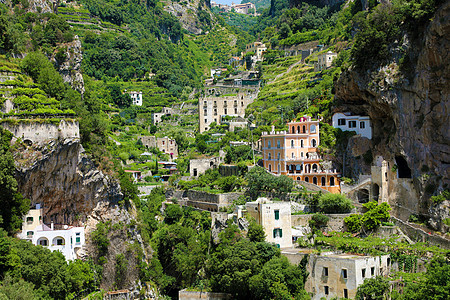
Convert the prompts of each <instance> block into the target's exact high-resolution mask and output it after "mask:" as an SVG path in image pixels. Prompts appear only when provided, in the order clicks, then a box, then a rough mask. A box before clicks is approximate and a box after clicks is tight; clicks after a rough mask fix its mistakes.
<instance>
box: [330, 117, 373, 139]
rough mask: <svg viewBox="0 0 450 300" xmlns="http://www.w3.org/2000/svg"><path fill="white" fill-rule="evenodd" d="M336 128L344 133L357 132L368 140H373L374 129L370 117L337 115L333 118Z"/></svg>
mask: <svg viewBox="0 0 450 300" xmlns="http://www.w3.org/2000/svg"><path fill="white" fill-rule="evenodd" d="M332 125H333V127H334V128H340V129H341V130H343V131H355V132H356V134H359V135H361V136H363V137H366V138H368V139H372V127H371V125H370V118H369V116H357V115H352V114H351V113H348V112H345V113H335V114H334V115H333V118H332Z"/></svg>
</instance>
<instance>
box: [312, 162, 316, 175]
mask: <svg viewBox="0 0 450 300" xmlns="http://www.w3.org/2000/svg"><path fill="white" fill-rule="evenodd" d="M312 170H313V172H314V173H317V164H313V165H312Z"/></svg>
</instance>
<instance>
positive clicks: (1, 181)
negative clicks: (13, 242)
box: [0, 127, 30, 234]
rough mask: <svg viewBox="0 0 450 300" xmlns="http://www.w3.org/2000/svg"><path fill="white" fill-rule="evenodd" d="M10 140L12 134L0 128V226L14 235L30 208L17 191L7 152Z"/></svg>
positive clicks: (10, 155) (28, 201) (26, 200)
mask: <svg viewBox="0 0 450 300" xmlns="http://www.w3.org/2000/svg"><path fill="white" fill-rule="evenodd" d="M11 138H12V134H11V133H10V132H9V131H7V130H4V129H3V128H2V127H0V226H1V227H2V228H4V229H5V230H6V231H7V232H8V233H10V234H15V233H16V232H17V231H18V230H19V229H20V228H21V226H22V218H23V216H24V215H25V214H26V213H27V212H28V210H29V208H30V200H28V199H25V198H23V196H22V194H20V193H19V192H18V190H17V188H18V187H17V181H16V179H15V178H14V175H15V168H14V159H13V156H12V153H11V152H10V151H9V147H10V141H11Z"/></svg>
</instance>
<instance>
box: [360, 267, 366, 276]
mask: <svg viewBox="0 0 450 300" xmlns="http://www.w3.org/2000/svg"><path fill="white" fill-rule="evenodd" d="M361 275H362V278H366V269H361Z"/></svg>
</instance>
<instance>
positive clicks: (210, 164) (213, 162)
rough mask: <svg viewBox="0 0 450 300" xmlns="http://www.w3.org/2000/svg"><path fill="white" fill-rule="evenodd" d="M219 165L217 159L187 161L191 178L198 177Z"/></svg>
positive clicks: (218, 159)
mask: <svg viewBox="0 0 450 300" xmlns="http://www.w3.org/2000/svg"><path fill="white" fill-rule="evenodd" d="M219 164H220V158H219V157H210V158H200V159H191V160H190V161H189V173H190V175H191V176H199V175H200V174H203V173H205V172H206V170H208V169H212V168H217V167H218V166H219Z"/></svg>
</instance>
